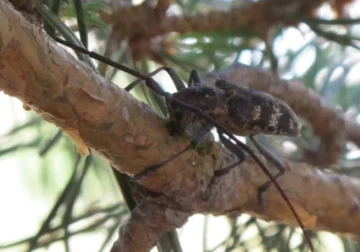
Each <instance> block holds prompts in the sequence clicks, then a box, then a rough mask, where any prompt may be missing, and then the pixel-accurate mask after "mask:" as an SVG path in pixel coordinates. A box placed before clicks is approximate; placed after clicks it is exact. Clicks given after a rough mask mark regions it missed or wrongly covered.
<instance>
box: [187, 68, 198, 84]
mask: <svg viewBox="0 0 360 252" xmlns="http://www.w3.org/2000/svg"><path fill="white" fill-rule="evenodd" d="M200 83H201V80H200V75H199V73H198V71H196V70H195V69H194V70H192V71H191V72H190V76H189V87H191V86H192V85H194V86H198V85H200Z"/></svg>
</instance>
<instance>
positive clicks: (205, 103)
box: [168, 79, 300, 136]
mask: <svg viewBox="0 0 360 252" xmlns="http://www.w3.org/2000/svg"><path fill="white" fill-rule="evenodd" d="M173 96H174V97H175V98H177V99H179V100H183V101H186V102H187V103H189V104H191V105H193V106H195V107H198V108H200V109H201V110H202V111H203V112H204V113H206V114H208V115H210V116H211V117H213V118H214V119H216V121H218V122H219V123H220V124H221V125H223V126H224V127H225V128H226V129H228V130H229V131H230V132H231V133H233V134H235V135H242V136H248V135H255V134H270V135H287V136H298V135H299V126H300V123H299V121H298V119H297V116H296V114H295V113H294V112H293V111H292V109H291V108H290V107H289V106H288V105H287V104H286V103H285V102H283V101H282V100H279V99H277V98H275V97H273V96H271V95H269V94H267V93H264V92H261V91H256V90H251V89H248V88H243V87H239V86H237V85H234V84H231V83H228V82H226V81H225V80H222V79H220V80H217V81H216V82H215V86H213V87H212V86H206V85H204V84H201V85H198V86H193V87H189V88H187V89H183V90H180V91H179V92H177V93H175V94H174V95H173ZM168 106H169V111H170V114H171V116H172V119H173V120H174V121H176V122H178V123H179V124H180V125H181V127H182V129H186V128H188V127H189V126H190V124H198V125H199V126H197V128H199V129H200V128H206V129H207V130H208V129H209V128H211V125H208V122H207V121H206V120H204V119H202V118H200V117H198V116H195V115H194V114H193V113H192V112H189V111H185V110H184V109H182V108H179V106H178V105H176V104H168Z"/></svg>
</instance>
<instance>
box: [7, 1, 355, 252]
mask: <svg viewBox="0 0 360 252" xmlns="http://www.w3.org/2000/svg"><path fill="white" fill-rule="evenodd" d="M0 90H2V91H3V92H5V93H6V94H8V95H10V96H13V97H16V98H17V99H19V100H21V101H22V102H23V103H24V104H26V105H27V106H28V107H30V108H31V109H33V110H34V111H36V112H37V113H38V114H39V115H40V116H41V117H42V118H43V119H45V120H46V121H49V122H51V123H54V124H55V125H57V126H58V127H61V128H62V129H64V130H65V131H67V132H72V135H73V136H76V137H77V138H78V141H83V142H84V143H85V144H86V145H87V146H88V147H89V148H91V149H93V150H96V151H97V152H98V153H100V154H101V155H102V156H104V157H105V158H107V159H108V160H109V162H111V163H112V164H113V165H114V166H115V167H116V168H117V169H118V170H119V171H120V172H125V173H128V174H129V175H130V176H133V175H134V174H137V173H139V172H140V171H142V170H144V169H145V168H146V167H148V166H150V165H154V164H157V163H161V162H162V161H164V160H166V159H168V158H169V157H171V156H172V155H174V154H175V153H177V152H179V151H180V150H182V149H183V148H184V147H186V146H187V145H188V144H189V141H188V140H186V139H176V138H173V137H171V136H170V135H169V134H168V131H167V129H166V126H165V123H166V120H165V119H163V118H160V117H159V116H157V115H156V114H155V112H154V111H153V110H151V109H150V108H149V107H148V106H147V105H144V104H143V103H141V102H139V101H138V100H136V99H135V98H134V97H133V96H132V95H131V94H129V93H127V92H125V91H124V90H122V89H121V88H119V87H118V86H116V85H114V84H113V83H111V82H109V81H107V80H105V79H104V78H102V77H101V76H98V75H96V74H95V73H94V71H93V70H92V69H91V68H90V67H88V66H87V65H85V64H84V63H82V62H80V61H78V60H75V59H74V58H73V57H72V56H71V55H70V54H69V53H67V52H66V51H65V50H64V49H63V48H61V47H60V46H58V45H57V44H56V43H55V42H54V41H53V40H52V39H51V38H49V37H48V36H47V35H46V34H45V32H44V31H42V30H41V28H38V27H35V26H33V25H32V24H30V23H29V22H28V21H26V20H25V19H24V18H23V17H22V15H21V14H20V13H18V12H17V11H15V10H14V9H13V8H12V7H11V6H10V5H9V3H8V2H7V1H0ZM79 139H80V140H79ZM236 160H237V159H236V157H235V156H234V155H233V154H232V153H230V152H229V151H228V150H226V149H225V148H223V147H222V146H221V145H220V144H218V143H216V142H214V141H213V145H212V146H211V148H210V149H209V151H208V153H206V154H203V155H200V154H199V153H197V152H196V151H188V152H186V153H185V154H183V155H181V156H180V157H179V158H177V159H176V160H174V161H173V162H171V163H169V164H167V165H166V166H164V167H162V168H161V169H160V170H158V171H157V172H156V173H154V174H152V175H151V176H149V177H145V178H143V179H141V180H140V181H139V184H140V185H141V186H143V187H145V188H147V189H149V190H151V191H153V192H157V193H158V196H157V197H145V198H144V199H143V200H142V202H141V203H140V204H139V205H138V206H137V207H136V208H135V209H134V210H133V212H132V213H131V216H130V218H129V220H128V221H127V222H126V223H124V225H122V227H121V230H120V237H119V240H118V241H117V242H116V243H115V244H114V247H113V250H112V251H113V252H117V251H122V252H123V251H148V250H149V249H150V248H151V247H152V245H153V244H154V243H155V242H156V241H157V239H158V238H159V237H160V236H161V235H162V234H163V232H165V231H168V230H171V229H173V228H175V227H180V226H181V225H183V224H184V223H185V222H186V220H187V218H188V217H189V216H191V215H192V214H194V213H210V214H214V215H223V214H225V215H229V216H237V215H239V214H241V213H249V214H252V215H254V216H257V217H260V218H262V219H265V220H269V221H270V220H273V221H277V222H282V223H287V224H290V225H294V226H296V225H297V223H296V222H295V219H294V217H293V215H292V214H291V212H290V211H289V208H288V207H287V205H286V204H285V203H284V201H283V200H282V198H281V197H280V195H279V193H278V192H277V191H276V189H275V187H273V186H270V188H269V190H268V191H267V192H266V193H265V211H264V212H263V213H260V212H259V209H260V208H259V205H258V202H257V189H258V187H259V186H260V185H262V184H263V183H264V182H265V181H267V180H268V179H267V178H266V176H265V175H264V174H263V173H262V171H261V170H260V169H259V168H258V167H257V165H256V164H255V163H254V162H253V160H252V159H250V158H249V157H247V159H246V160H245V161H244V162H243V163H242V164H241V165H238V167H236V168H235V169H233V170H232V171H231V172H229V173H228V174H227V175H224V176H221V177H216V178H214V171H215V170H217V169H220V168H222V167H225V166H227V165H228V164H232V163H233V162H235V161H236ZM262 160H263V159H262ZM263 161H264V162H265V163H266V161H265V160H263ZM284 162H285V165H286V172H285V174H284V175H283V176H282V177H281V178H279V180H278V181H279V184H280V186H281V187H282V188H283V190H284V191H285V193H286V195H287V196H288V197H289V199H290V201H291V202H292V203H293V204H294V206H295V208H296V210H297V211H298V213H299V215H300V217H301V219H302V220H303V222H304V224H305V226H306V227H307V228H309V229H313V230H328V231H332V232H338V233H348V234H353V235H358V234H360V225H358V223H360V211H359V209H360V181H359V180H358V179H355V178H350V177H347V176H344V175H337V174H334V173H332V172H328V171H322V170H318V169H314V168H311V167H309V165H307V164H305V163H290V162H287V161H285V160H284ZM266 164H267V165H268V166H270V164H269V163H266ZM271 170H272V172H275V169H274V168H271Z"/></svg>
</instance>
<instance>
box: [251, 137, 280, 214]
mask: <svg viewBox="0 0 360 252" xmlns="http://www.w3.org/2000/svg"><path fill="white" fill-rule="evenodd" d="M249 138H250V141H251V142H252V143H253V144H254V145H255V147H256V148H257V149H258V150H259V151H260V153H261V154H262V155H263V156H264V157H265V158H266V159H267V160H269V162H270V163H272V164H273V165H274V166H275V167H276V168H277V169H278V170H279V172H278V173H277V174H276V175H274V179H277V178H279V177H280V176H281V175H283V174H284V172H285V166H284V164H283V163H282V162H281V160H280V159H279V158H277V157H276V156H275V155H273V154H272V153H271V152H269V151H268V150H267V149H266V148H264V146H262V145H261V144H260V143H259V142H258V141H257V140H256V139H255V138H254V135H250V137H249ZM270 184H271V181H270V180H269V181H267V182H265V183H264V184H263V185H262V186H260V187H259V190H258V200H259V203H260V207H261V212H264V192H266V191H267V189H268V188H269V186H270Z"/></svg>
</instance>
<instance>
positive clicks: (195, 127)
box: [55, 38, 314, 251]
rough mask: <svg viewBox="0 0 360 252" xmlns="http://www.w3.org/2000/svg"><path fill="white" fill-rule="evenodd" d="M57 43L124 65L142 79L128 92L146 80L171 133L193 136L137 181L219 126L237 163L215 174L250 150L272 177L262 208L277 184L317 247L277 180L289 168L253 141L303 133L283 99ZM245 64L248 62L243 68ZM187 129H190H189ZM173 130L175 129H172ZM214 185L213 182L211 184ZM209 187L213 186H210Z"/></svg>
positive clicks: (260, 192) (260, 191)
mask: <svg viewBox="0 0 360 252" xmlns="http://www.w3.org/2000/svg"><path fill="white" fill-rule="evenodd" d="M55 39H56V41H58V42H60V43H62V44H64V45H66V46H69V47H71V48H73V49H75V50H77V51H79V52H82V53H86V54H88V55H90V56H91V57H94V58H96V59H98V60H101V61H102V62H104V63H107V64H109V65H111V66H114V67H116V68H118V69H121V70H123V71H125V72H127V73H129V74H132V75H134V76H136V77H138V78H139V79H138V80H136V81H134V82H133V83H131V84H129V85H128V86H127V87H126V88H125V90H127V91H130V90H131V89H132V88H134V87H135V86H136V85H137V84H138V83H139V82H140V81H141V80H144V81H145V83H146V86H148V87H149V88H150V89H151V90H153V91H154V92H155V93H156V94H158V95H161V96H164V97H165V100H166V104H167V108H168V111H169V115H170V122H171V124H172V125H173V126H175V127H174V129H175V131H178V132H173V133H182V132H183V131H187V132H188V133H190V135H191V136H192V141H191V143H190V144H189V145H188V146H187V147H186V148H184V149H183V150H182V151H180V152H178V153H177V154H175V155H173V156H172V157H171V158H169V159H166V160H164V161H163V162H161V163H158V164H155V165H152V166H149V167H147V168H146V169H144V170H143V171H142V172H140V173H138V174H136V175H134V176H133V178H134V179H135V180H139V179H141V178H142V177H144V176H148V175H150V174H152V173H154V172H156V171H157V170H158V169H160V168H161V167H162V166H164V165H166V164H168V163H169V162H171V161H172V160H174V159H175V158H177V157H179V156H180V155H182V154H183V153H185V152H186V151H188V150H190V149H192V148H194V147H196V146H197V145H198V144H199V143H200V142H201V141H202V140H204V137H205V136H206V135H207V133H208V131H209V130H210V129H211V128H213V127H216V128H217V133H218V136H219V140H220V142H221V143H222V144H223V145H224V147H225V148H226V149H228V150H229V151H231V152H232V153H233V154H235V156H236V157H237V159H238V160H237V161H236V162H235V163H233V164H231V165H229V166H227V167H221V168H220V169H217V170H215V171H214V178H215V177H220V176H224V175H226V174H228V173H229V172H230V171H231V170H232V169H233V168H234V167H237V166H238V165H240V164H241V163H242V162H243V161H244V160H245V153H244V152H246V153H248V154H249V155H250V156H251V157H252V159H253V160H254V161H255V162H256V163H257V164H258V166H259V168H261V170H262V171H263V172H264V173H265V174H266V176H268V178H269V179H270V180H269V181H267V182H266V183H264V184H263V185H261V186H260V187H259V188H258V201H259V205H260V207H261V209H262V212H263V208H264V202H263V193H264V192H265V191H266V190H267V189H268V187H269V186H270V184H273V185H274V186H275V187H276V188H277V190H278V191H279V193H280V195H281V197H282V198H283V199H284V200H285V202H286V203H287V205H288V206H289V208H290V210H291V212H292V213H293V214H294V217H295V218H296V220H297V222H298V223H299V225H300V227H301V229H302V230H303V233H304V237H305V238H306V240H307V242H308V244H309V247H310V250H311V251H314V249H313V245H312V243H311V240H310V238H309V237H308V236H307V234H306V233H305V227H304V225H303V223H302V221H301V219H300V217H299V215H298V214H297V212H296V210H295V208H294V207H293V206H292V204H291V202H290V201H289V199H288V197H287V196H286V195H285V193H284V191H283V190H282V189H281V187H280V185H279V184H278V183H277V182H276V179H277V178H278V177H280V176H281V175H282V174H283V173H284V172H285V167H284V165H283V164H282V162H281V160H279V159H277V158H276V157H275V156H273V155H272V154H271V153H270V152H268V151H267V150H266V148H264V147H263V146H261V144H260V143H258V142H257V141H256V139H254V135H256V134H272V135H289V136H297V135H298V134H299V125H300V124H299V122H298V119H297V117H296V114H295V113H294V112H293V111H292V110H291V108H290V107H289V106H288V105H287V104H286V103H285V102H283V101H281V100H279V99H277V98H275V97H273V96H271V95H269V94H266V93H263V92H260V91H256V90H251V89H247V88H243V87H239V86H237V85H234V84H231V83H228V82H226V81H225V80H223V79H218V80H216V81H215V86H211V85H207V83H203V82H202V81H201V79H200V77H199V75H198V73H197V71H196V70H193V71H191V73H190V79H189V85H188V87H185V85H184V84H183V82H182V80H181V79H180V77H179V76H178V75H177V74H176V72H175V71H174V70H173V69H172V68H169V67H162V68H159V69H157V70H155V71H154V72H152V73H150V74H149V75H144V74H142V73H139V72H137V71H135V70H133V69H131V68H128V67H126V66H124V65H119V64H118V63H116V62H114V61H111V60H109V59H106V58H104V57H102V56H101V55H98V54H96V53H93V52H90V51H88V50H86V49H84V48H81V47H78V46H75V45H72V44H71V43H68V42H66V41H64V40H61V39H59V38H55ZM245 67H247V66H245ZM161 70H165V71H166V72H167V73H168V74H169V76H170V77H171V79H172V80H173V82H174V84H175V86H176V88H177V90H178V92H177V93H175V94H173V95H171V94H169V93H167V92H165V91H164V90H162V88H161V86H160V85H159V84H158V83H157V82H156V81H155V80H154V79H152V78H151V76H153V75H155V74H156V73H158V72H159V71H161ZM189 128H190V129H191V130H190V132H189ZM170 133H171V132H170ZM233 134H236V135H243V136H247V135H248V136H249V139H250V141H251V142H252V143H253V144H254V145H255V147H256V148H257V149H258V150H259V151H260V153H261V154H262V155H263V156H264V157H265V158H266V159H267V160H268V161H269V162H270V163H272V164H273V165H274V166H275V167H276V168H277V169H278V170H279V172H278V173H277V174H276V175H274V176H273V175H272V174H271V173H270V172H269V171H268V170H267V168H266V166H265V165H264V164H263V163H262V161H261V160H260V159H259V158H258V157H257V156H256V155H255V154H254V153H253V152H252V151H251V150H250V148H249V147H248V146H247V145H245V144H244V143H242V142H241V141H239V140H238V139H237V138H236V137H234V135H233ZM210 185H211V183H210ZM210 185H209V186H210Z"/></svg>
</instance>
